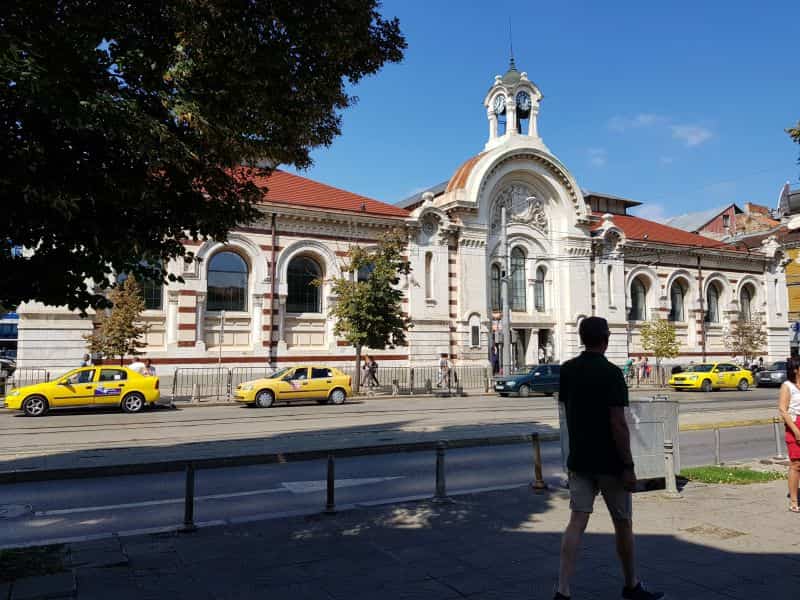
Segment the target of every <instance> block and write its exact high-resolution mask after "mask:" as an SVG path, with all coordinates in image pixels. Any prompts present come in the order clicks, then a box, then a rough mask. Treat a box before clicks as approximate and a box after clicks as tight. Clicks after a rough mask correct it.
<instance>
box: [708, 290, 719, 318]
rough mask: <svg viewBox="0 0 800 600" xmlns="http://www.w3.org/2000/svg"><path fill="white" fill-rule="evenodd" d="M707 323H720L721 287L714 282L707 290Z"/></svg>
mask: <svg viewBox="0 0 800 600" xmlns="http://www.w3.org/2000/svg"><path fill="white" fill-rule="evenodd" d="M706 323H719V288H718V287H717V284H716V283H714V282H712V283H711V284H710V285H709V286H708V291H707V292H706Z"/></svg>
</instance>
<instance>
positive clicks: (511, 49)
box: [508, 17, 517, 71]
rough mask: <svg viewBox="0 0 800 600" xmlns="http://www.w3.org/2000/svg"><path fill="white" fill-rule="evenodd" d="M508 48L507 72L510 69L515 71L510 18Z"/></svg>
mask: <svg viewBox="0 0 800 600" xmlns="http://www.w3.org/2000/svg"><path fill="white" fill-rule="evenodd" d="M508 48H509V60H508V69H509V71H510V70H512V69H514V70H516V68H517V66H516V65H515V64H514V35H513V33H512V31H511V17H509V18H508Z"/></svg>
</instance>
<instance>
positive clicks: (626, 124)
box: [608, 113, 666, 133]
mask: <svg viewBox="0 0 800 600" xmlns="http://www.w3.org/2000/svg"><path fill="white" fill-rule="evenodd" d="M664 121H666V118H665V117H662V116H661V115H657V114H655V113H639V114H638V115H634V116H632V117H623V116H620V115H617V116H616V117H611V119H609V121H608V128H609V129H610V130H611V131H616V132H619V133H622V132H623V131H627V130H628V129H639V128H641V127H651V126H653V125H657V124H659V123H663V122H664Z"/></svg>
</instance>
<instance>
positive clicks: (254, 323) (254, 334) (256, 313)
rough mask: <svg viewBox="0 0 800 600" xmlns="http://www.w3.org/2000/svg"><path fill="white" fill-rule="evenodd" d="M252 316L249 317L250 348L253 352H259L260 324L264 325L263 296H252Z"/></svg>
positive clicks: (261, 328)
mask: <svg viewBox="0 0 800 600" xmlns="http://www.w3.org/2000/svg"><path fill="white" fill-rule="evenodd" d="M252 306H253V314H252V315H251V317H250V347H251V348H252V349H253V351H255V352H258V351H259V350H261V348H262V346H261V339H262V330H263V327H262V324H263V323H264V295H263V294H253V302H252Z"/></svg>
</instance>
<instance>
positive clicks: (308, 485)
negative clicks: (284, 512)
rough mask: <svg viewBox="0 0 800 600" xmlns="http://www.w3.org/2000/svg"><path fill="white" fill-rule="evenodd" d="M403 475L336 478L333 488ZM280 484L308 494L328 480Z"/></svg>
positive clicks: (320, 487) (324, 485)
mask: <svg viewBox="0 0 800 600" xmlns="http://www.w3.org/2000/svg"><path fill="white" fill-rule="evenodd" d="M404 477H405V475H397V476H394V477H363V478H361V479H337V480H336V485H335V486H334V487H335V489H339V488H346V487H355V486H357V485H370V484H373V483H383V482H384V481H392V480H394V479H403V478H404ZM281 485H283V487H285V488H286V489H287V490H290V491H291V492H292V493H295V494H308V493H310V492H321V491H323V490H325V489H327V486H328V482H327V481H326V480H325V479H318V480H315V481H288V482H284V483H282V484H281Z"/></svg>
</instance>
